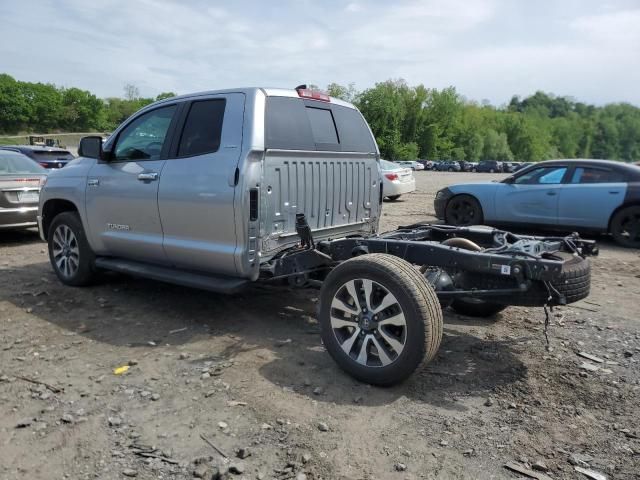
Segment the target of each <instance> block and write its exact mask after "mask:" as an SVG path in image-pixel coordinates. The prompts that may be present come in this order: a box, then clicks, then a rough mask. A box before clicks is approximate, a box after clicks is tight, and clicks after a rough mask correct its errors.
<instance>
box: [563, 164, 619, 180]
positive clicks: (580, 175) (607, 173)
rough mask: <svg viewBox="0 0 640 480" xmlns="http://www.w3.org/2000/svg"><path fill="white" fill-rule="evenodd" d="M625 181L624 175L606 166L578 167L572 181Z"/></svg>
mask: <svg viewBox="0 0 640 480" xmlns="http://www.w3.org/2000/svg"><path fill="white" fill-rule="evenodd" d="M617 182H624V175H622V174H621V173H619V172H614V171H612V170H607V169H604V168H589V167H577V168H576V169H575V170H574V171H573V176H572V177H571V183H617Z"/></svg>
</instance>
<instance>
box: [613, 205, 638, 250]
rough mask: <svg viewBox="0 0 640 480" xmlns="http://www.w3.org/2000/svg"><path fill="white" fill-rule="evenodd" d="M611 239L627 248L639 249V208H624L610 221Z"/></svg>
mask: <svg viewBox="0 0 640 480" xmlns="http://www.w3.org/2000/svg"><path fill="white" fill-rule="evenodd" d="M611 235H612V236H613V239H614V240H615V241H616V242H617V243H619V244H620V245H622V246H623V247H629V248H640V206H632V207H626V208H623V209H622V210H620V211H619V212H617V213H616V214H615V215H614V216H613V218H612V219H611Z"/></svg>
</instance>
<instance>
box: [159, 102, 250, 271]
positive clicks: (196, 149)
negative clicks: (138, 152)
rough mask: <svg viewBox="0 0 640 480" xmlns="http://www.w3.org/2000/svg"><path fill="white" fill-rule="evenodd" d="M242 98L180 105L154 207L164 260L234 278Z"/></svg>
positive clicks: (180, 266) (186, 267) (177, 265)
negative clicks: (181, 106) (236, 191)
mask: <svg viewBox="0 0 640 480" xmlns="http://www.w3.org/2000/svg"><path fill="white" fill-rule="evenodd" d="M244 102H245V96H244V94H242V93H230V94H224V95H211V96H203V97H198V99H197V100H192V101H190V102H188V103H187V104H185V106H184V108H183V110H182V113H181V119H180V120H179V122H178V128H177V130H176V136H175V140H174V142H173V144H172V147H171V152H170V155H169V159H168V160H167V163H166V165H165V167H164V171H163V173H162V178H161V180H160V188H159V191H158V207H159V211H160V219H161V221H162V229H163V233H164V239H163V245H164V250H165V253H166V255H167V258H168V261H169V262H170V263H171V264H173V265H175V266H176V267H179V268H183V269H191V270H203V271H207V272H214V273H218V274H226V275H234V274H235V273H236V267H235V264H234V253H235V250H236V244H237V242H236V229H235V217H234V198H235V194H236V193H235V189H236V184H237V181H238V178H237V175H238V174H237V172H236V170H237V167H238V159H239V158H240V152H241V149H242V129H243V118H244Z"/></svg>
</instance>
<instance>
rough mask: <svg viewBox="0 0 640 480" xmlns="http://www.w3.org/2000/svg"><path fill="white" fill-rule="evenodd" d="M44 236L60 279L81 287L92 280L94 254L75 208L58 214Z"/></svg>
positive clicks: (93, 277) (93, 274)
mask: <svg viewBox="0 0 640 480" xmlns="http://www.w3.org/2000/svg"><path fill="white" fill-rule="evenodd" d="M47 239H48V243H49V260H50V261H51V266H52V267H53V270H54V272H55V273H56V275H57V277H58V279H59V280H60V281H61V282H62V283H64V284H65V285H71V286H74V287H80V286H84V285H89V284H91V283H92V282H93V281H94V280H95V278H96V272H95V270H94V260H95V255H94V254H93V251H92V250H91V247H90V246H89V242H87V237H86V235H85V233H84V228H83V227H82V221H81V220H80V217H79V215H78V214H77V213H76V212H63V213H60V214H59V215H57V216H56V217H55V218H54V219H53V221H52V222H51V226H50V227H49V234H48V236H47Z"/></svg>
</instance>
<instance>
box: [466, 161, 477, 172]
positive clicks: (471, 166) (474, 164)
mask: <svg viewBox="0 0 640 480" xmlns="http://www.w3.org/2000/svg"><path fill="white" fill-rule="evenodd" d="M467 165H468V166H469V171H470V172H477V171H478V162H467Z"/></svg>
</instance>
